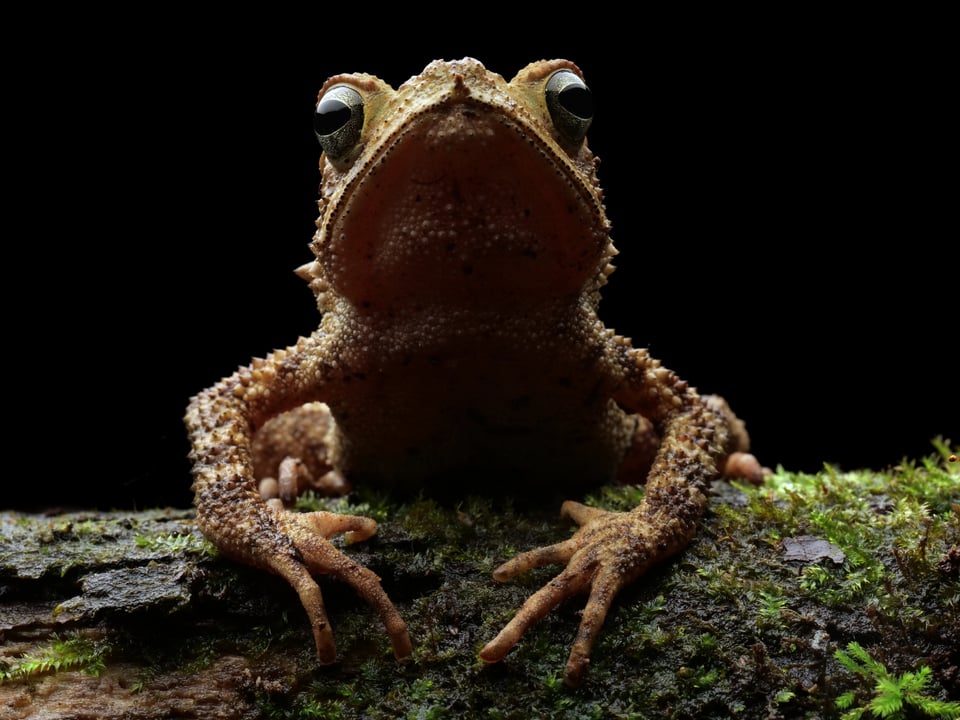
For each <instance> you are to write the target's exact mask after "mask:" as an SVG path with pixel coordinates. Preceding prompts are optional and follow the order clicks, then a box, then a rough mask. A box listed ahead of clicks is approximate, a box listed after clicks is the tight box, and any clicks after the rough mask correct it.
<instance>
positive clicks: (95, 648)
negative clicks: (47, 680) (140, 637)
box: [0, 633, 110, 682]
mask: <svg viewBox="0 0 960 720" xmlns="http://www.w3.org/2000/svg"><path fill="white" fill-rule="evenodd" d="M109 651H110V644H109V643H107V642H105V641H103V640H95V639H92V638H89V637H85V636H83V635H81V634H79V633H69V634H67V635H64V636H62V637H61V636H60V635H58V634H56V633H54V635H53V636H52V638H51V639H50V641H49V642H47V643H45V644H43V645H41V646H39V647H37V648H36V649H34V650H33V651H31V652H29V653H26V654H24V655H21V656H20V657H19V658H16V659H15V660H14V661H13V662H10V663H7V664H6V666H5V667H0V682H4V681H9V680H20V679H24V678H27V677H30V676H33V675H40V674H43V673H50V672H54V673H56V672H60V671H61V670H83V671H84V672H86V673H89V674H91V675H99V674H100V672H101V671H102V670H103V669H104V667H105V664H104V659H105V657H106V655H107V654H108V653H109Z"/></svg>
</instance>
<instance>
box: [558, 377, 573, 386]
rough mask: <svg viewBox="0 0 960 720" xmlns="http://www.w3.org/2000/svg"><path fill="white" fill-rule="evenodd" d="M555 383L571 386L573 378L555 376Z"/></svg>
mask: <svg viewBox="0 0 960 720" xmlns="http://www.w3.org/2000/svg"><path fill="white" fill-rule="evenodd" d="M557 385H559V386H560V387H566V388H568V387H573V380H571V379H570V378H568V377H559V378H557Z"/></svg>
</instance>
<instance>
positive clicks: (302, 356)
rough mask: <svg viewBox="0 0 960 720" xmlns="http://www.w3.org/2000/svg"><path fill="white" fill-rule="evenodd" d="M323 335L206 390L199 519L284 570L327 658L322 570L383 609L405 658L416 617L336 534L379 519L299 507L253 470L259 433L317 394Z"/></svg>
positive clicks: (226, 549)
mask: <svg viewBox="0 0 960 720" xmlns="http://www.w3.org/2000/svg"><path fill="white" fill-rule="evenodd" d="M323 342H324V338H323V336H322V335H321V334H319V333H317V334H315V335H314V336H312V337H311V338H309V339H305V338H301V339H300V341H299V342H298V344H297V345H296V346H295V347H291V348H287V349H286V350H281V351H278V352H276V353H273V354H272V355H270V356H268V357H267V358H266V359H265V360H258V361H255V362H254V364H253V365H252V366H251V367H249V368H242V369H241V370H239V371H238V372H237V373H235V374H234V375H232V376H231V377H229V378H226V379H225V380H223V381H222V382H220V383H218V384H217V385H215V386H214V387H212V388H210V389H208V390H205V391H204V392H202V393H200V394H199V395H197V396H196V397H195V398H193V399H192V400H191V402H190V406H189V408H188V409H187V415H186V418H185V421H186V424H187V428H188V431H189V434H190V439H191V443H192V450H191V452H190V458H191V460H192V461H193V476H194V483H193V489H194V491H195V493H196V505H197V524H198V526H199V527H200V530H201V531H202V532H203V534H204V535H205V536H206V537H207V538H208V539H209V540H210V541H211V542H212V543H213V544H214V545H216V546H217V548H218V549H219V550H220V551H221V552H222V553H223V554H224V555H226V556H227V557H230V558H232V559H234V560H238V561H240V562H243V563H246V564H248V565H253V566H254V567H258V568H261V569H263V570H268V571H270V572H273V573H275V574H277V575H280V576H281V577H282V578H284V579H285V580H286V581H287V582H288V583H289V584H290V585H291V586H292V587H293V588H294V590H296V591H297V594H298V595H299V596H300V601H301V603H302V604H303V607H304V609H305V610H306V611H307V615H308V617H309V619H310V624H311V627H312V629H313V635H314V640H315V642H316V646H317V654H318V656H319V658H320V661H321V662H323V663H331V662H333V661H334V659H335V658H336V648H335V645H334V641H333V633H332V631H331V629H330V623H329V621H328V620H327V615H326V610H325V608H324V603H323V595H322V594H321V592H320V586H319V585H318V584H317V582H316V580H314V577H313V576H314V575H320V574H327V575H332V576H334V577H336V578H338V579H340V580H343V581H345V582H346V583H348V584H349V585H350V586H351V587H353V589H354V590H355V591H356V592H357V594H358V595H360V596H361V597H362V598H363V599H364V600H365V601H366V602H368V603H369V604H370V605H371V606H372V607H373V608H374V609H375V610H376V612H377V613H378V614H379V616H380V618H381V620H382V621H383V623H384V625H385V626H386V629H387V633H388V635H389V636H390V640H391V642H392V644H393V651H394V654H395V655H396V656H397V657H398V658H402V657H406V656H408V655H410V654H411V652H412V646H411V643H410V638H409V636H408V634H407V629H406V625H405V623H404V621H403V619H402V618H401V617H400V614H399V613H398V612H397V610H396V608H395V607H394V606H393V603H391V602H390V599H389V597H387V594H386V593H385V592H384V590H383V588H382V587H381V586H380V579H379V578H378V577H377V576H376V575H375V574H374V573H373V572H371V571H370V570H368V569H367V568H365V567H363V566H362V565H359V564H358V563H356V562H355V561H353V560H351V559H350V558H349V557H348V556H346V555H344V554H343V553H342V552H340V551H339V550H337V549H336V548H335V547H334V546H333V545H332V544H331V543H330V541H329V539H330V538H331V537H333V536H334V535H338V534H341V533H346V534H347V537H348V538H349V539H356V540H363V539H366V538H368V537H370V536H371V535H373V534H374V533H375V532H376V522H375V521H373V520H372V519H370V518H364V517H357V516H350V515H337V514H334V513H325V512H316V513H294V512H290V511H287V510H284V509H283V508H282V507H279V505H278V504H272V505H269V506H268V505H267V504H266V503H264V502H263V500H262V499H261V498H260V494H259V491H258V489H257V487H256V482H255V480H254V477H253V469H252V460H251V450H250V448H251V439H252V436H253V433H254V431H255V429H256V428H257V427H258V426H259V425H261V424H262V423H263V422H264V421H265V420H266V419H267V418H268V417H270V416H272V415H275V414H276V413H278V412H281V411H283V410H287V409H289V408H290V407H295V406H298V405H301V404H302V403H304V402H307V401H310V400H314V399H316V398H315V397H313V395H314V394H315V393H316V388H317V387H318V386H319V385H320V384H321V383H320V382H319V379H322V378H321V372H320V370H319V369H318V367H317V365H316V364H315V363H314V362H313V360H312V358H314V357H318V356H321V355H322V353H321V352H320V350H319V349H318V347H317V346H318V345H321V344H322V343H323Z"/></svg>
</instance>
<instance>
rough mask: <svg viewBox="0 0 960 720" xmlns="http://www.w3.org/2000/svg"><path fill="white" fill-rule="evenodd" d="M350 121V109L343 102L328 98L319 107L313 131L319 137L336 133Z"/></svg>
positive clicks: (314, 118)
mask: <svg viewBox="0 0 960 720" xmlns="http://www.w3.org/2000/svg"><path fill="white" fill-rule="evenodd" d="M349 121H350V108H349V107H347V105H346V104H345V103H344V102H343V101H342V100H337V99H336V98H326V99H324V100H321V101H320V104H319V105H318V106H317V113H316V115H314V117H313V129H314V130H315V131H316V133H317V135H329V134H330V133H334V132H336V131H337V130H339V129H340V128H342V127H343V126H344V125H346V124H347V123H348V122H349Z"/></svg>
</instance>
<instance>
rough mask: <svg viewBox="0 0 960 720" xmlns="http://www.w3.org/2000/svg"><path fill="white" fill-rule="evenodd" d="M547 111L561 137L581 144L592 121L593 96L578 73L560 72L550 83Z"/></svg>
mask: <svg viewBox="0 0 960 720" xmlns="http://www.w3.org/2000/svg"><path fill="white" fill-rule="evenodd" d="M545 93H546V96H547V109H548V110H549V111H550V117H551V118H552V119H553V124H554V127H556V129H557V132H558V133H560V136H561V137H562V138H563V139H564V140H566V141H567V142H569V143H572V144H573V145H579V144H580V143H581V142H582V141H583V138H585V137H586V136H587V128H589V127H590V121H591V120H593V96H592V95H591V94H590V88H588V87H587V86H586V85H585V84H584V82H583V80H582V79H581V78H580V76H579V75H577V74H576V73H575V72H571V71H570V70H559V71H557V72H555V73H554V74H553V75H551V76H550V79H549V80H547V87H546V89H545Z"/></svg>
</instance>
